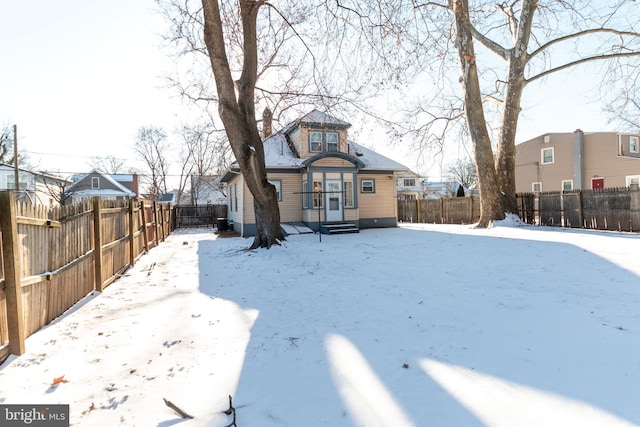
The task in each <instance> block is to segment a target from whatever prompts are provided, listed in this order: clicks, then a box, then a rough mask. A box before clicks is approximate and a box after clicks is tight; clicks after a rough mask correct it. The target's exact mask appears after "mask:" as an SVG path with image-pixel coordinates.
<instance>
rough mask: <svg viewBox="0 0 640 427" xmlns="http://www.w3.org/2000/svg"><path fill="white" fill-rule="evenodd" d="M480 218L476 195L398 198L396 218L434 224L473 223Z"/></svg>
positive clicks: (478, 201) (478, 202) (478, 200)
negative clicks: (439, 197) (440, 197)
mask: <svg viewBox="0 0 640 427" xmlns="http://www.w3.org/2000/svg"><path fill="white" fill-rule="evenodd" d="M479 219H480V199H479V198H478V197H454V198H443V199H433V200H431V199H416V200H398V220H399V221H401V222H423V223H435V224H473V223H474V222H478V220H479Z"/></svg>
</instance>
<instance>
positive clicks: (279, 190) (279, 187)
mask: <svg viewBox="0 0 640 427" xmlns="http://www.w3.org/2000/svg"><path fill="white" fill-rule="evenodd" d="M267 181H269V183H270V184H273V186H274V187H276V196H278V201H279V202H281V201H282V180H281V179H268V180H267Z"/></svg>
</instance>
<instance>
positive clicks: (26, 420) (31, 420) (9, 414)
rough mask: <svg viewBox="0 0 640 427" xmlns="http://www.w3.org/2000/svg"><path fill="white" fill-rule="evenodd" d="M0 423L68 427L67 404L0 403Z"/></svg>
mask: <svg viewBox="0 0 640 427" xmlns="http://www.w3.org/2000/svg"><path fill="white" fill-rule="evenodd" d="M0 425H1V426H7V427H13V426H35V427H69V405H0Z"/></svg>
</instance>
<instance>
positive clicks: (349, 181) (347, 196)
mask: <svg viewBox="0 0 640 427" xmlns="http://www.w3.org/2000/svg"><path fill="white" fill-rule="evenodd" d="M344 207H345V208H352V207H353V178H351V177H349V178H347V177H345V178H344Z"/></svg>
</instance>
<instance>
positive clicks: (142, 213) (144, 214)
mask: <svg viewBox="0 0 640 427" xmlns="http://www.w3.org/2000/svg"><path fill="white" fill-rule="evenodd" d="M140 222H141V223H142V239H143V241H144V251H145V252H147V253H149V234H148V232H147V209H146V206H145V204H144V202H143V201H141V202H140Z"/></svg>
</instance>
